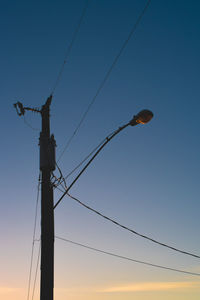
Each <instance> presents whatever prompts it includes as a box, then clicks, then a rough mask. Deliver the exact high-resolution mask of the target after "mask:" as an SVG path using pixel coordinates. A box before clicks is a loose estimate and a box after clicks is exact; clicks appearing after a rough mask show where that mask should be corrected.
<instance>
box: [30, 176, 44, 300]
mask: <svg viewBox="0 0 200 300" xmlns="http://www.w3.org/2000/svg"><path fill="white" fill-rule="evenodd" d="M40 184H41V182H40V174H39V178H38V186H37V198H36V207H35V218H34V226H33V239H32V248H31V261H30V270H29V279H28V292H27V300H29V295H30V287H31V276H32V268H33V254H34V245H35V233H36V223H37V211H38V201H39V193H40Z"/></svg>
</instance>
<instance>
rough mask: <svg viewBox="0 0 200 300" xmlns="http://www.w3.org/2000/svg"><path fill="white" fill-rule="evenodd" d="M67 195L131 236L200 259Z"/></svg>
mask: <svg viewBox="0 0 200 300" xmlns="http://www.w3.org/2000/svg"><path fill="white" fill-rule="evenodd" d="M67 195H68V196H69V197H70V198H72V199H73V200H75V201H76V202H78V203H79V204H81V205H82V206H83V207H85V208H87V209H89V210H90V211H93V212H94V213H95V214H97V215H99V216H100V217H102V218H104V219H106V220H108V221H110V222H112V223H113V224H115V225H117V226H119V227H121V228H123V229H125V230H128V231H129V232H131V233H133V234H135V235H138V236H140V237H142V238H144V239H147V240H149V241H151V242H153V243H156V244H158V245H160V246H163V247H166V248H169V249H171V250H174V251H176V252H179V253H182V254H185V255H189V256H193V257H195V258H200V256H199V255H196V254H193V253H190V252H187V251H183V250H180V249H177V248H175V247H172V246H169V245H167V244H164V243H161V242H159V241H157V240H154V239H153V238H151V237H148V236H146V235H144V234H141V233H138V232H137V231H135V230H133V229H130V228H128V227H126V226H124V225H122V224H120V223H119V222H117V221H115V220H113V219H111V218H109V217H107V216H105V215H103V214H102V213H100V212H99V211H97V210H95V209H93V208H91V207H90V206H88V205H86V204H84V203H83V202H81V201H80V200H79V199H77V198H75V197H73V196H71V195H70V194H69V193H67Z"/></svg>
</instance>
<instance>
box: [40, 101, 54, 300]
mask: <svg viewBox="0 0 200 300" xmlns="http://www.w3.org/2000/svg"><path fill="white" fill-rule="evenodd" d="M51 99H52V96H50V97H49V98H48V99H47V101H46V103H45V104H44V105H43V106H42V109H41V116H42V131H41V133H40V170H41V172H42V191H41V277H40V300H53V288H54V208H53V207H54V203H53V187H52V184H51V181H50V177H51V172H52V171H53V170H55V140H54V137H53V135H52V136H51V137H50V120H49V117H50V115H49V112H50V105H51Z"/></svg>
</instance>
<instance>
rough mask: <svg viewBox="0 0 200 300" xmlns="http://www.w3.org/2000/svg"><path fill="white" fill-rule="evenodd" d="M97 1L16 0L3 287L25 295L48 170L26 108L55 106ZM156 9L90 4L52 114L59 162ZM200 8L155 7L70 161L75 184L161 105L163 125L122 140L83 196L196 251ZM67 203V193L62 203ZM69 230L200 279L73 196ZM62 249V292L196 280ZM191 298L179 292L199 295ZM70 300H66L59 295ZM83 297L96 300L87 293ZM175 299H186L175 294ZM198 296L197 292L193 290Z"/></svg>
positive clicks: (6, 73)
mask: <svg viewBox="0 0 200 300" xmlns="http://www.w3.org/2000/svg"><path fill="white" fill-rule="evenodd" d="M84 5H85V1H78V0H76V1H41V2H39V1H29V2H26V1H3V2H2V7H1V12H0V19H1V23H2V25H1V31H2V32H1V36H2V44H1V75H0V76H1V77H0V79H1V89H0V96H1V99H2V100H1V127H2V158H3V159H2V169H3V172H2V193H1V195H2V197H1V207H2V209H1V211H2V216H1V221H0V225H1V226H0V228H1V237H2V242H3V247H2V262H1V265H2V266H3V267H2V275H1V276H2V278H1V282H2V287H9V286H11V287H13V286H15V287H16V288H17V287H18V286H19V287H20V288H22V289H24V290H25V291H26V285H27V276H28V268H29V259H30V249H31V239H32V228H33V220H34V209H35V201H36V192H37V191H36V190H37V189H36V185H37V178H38V173H39V169H38V168H39V151H38V150H39V149H38V137H39V131H40V122H41V120H40V116H39V115H37V114H32V113H30V112H28V113H27V114H26V121H27V122H28V123H29V124H31V126H32V127H33V128H35V129H34V130H32V129H31V128H30V127H28V126H27V125H26V124H25V123H24V121H23V118H19V117H18V116H17V115H16V112H15V110H14V108H13V106H12V105H13V103H15V102H17V101H21V102H23V104H24V105H25V106H31V107H40V106H41V105H42V104H43V103H44V102H45V101H46V98H47V97H48V96H49V95H50V93H51V91H52V88H53V86H54V84H55V81H56V78H57V75H58V72H59V70H60V67H61V65H62V63H63V60H64V56H65V53H66V49H67V47H68V46H69V44H70V41H71V39H72V36H73V31H74V29H75V27H76V26H77V22H78V20H79V18H80V15H81V12H82V9H83V7H84ZM144 5H145V1H129V0H125V1H114V0H109V1H104V0H102V1H90V2H89V5H88V9H87V12H86V15H85V18H84V20H83V23H82V25H81V28H80V31H79V34H78V36H77V39H76V41H75V43H74V45H73V48H72V51H71V54H70V56H69V60H68V62H67V63H66V65H65V69H64V72H63V75H62V78H61V81H60V82H59V84H58V86H57V88H56V90H55V93H54V97H53V102H52V106H51V130H52V132H53V133H54V135H55V139H56V142H57V157H59V154H60V153H62V151H63V149H64V146H65V145H66V142H67V140H68V138H69V137H70V136H71V134H72V133H73V131H74V129H75V127H76V125H77V123H78V122H79V121H80V118H81V116H82V114H83V113H84V111H85V110H86V108H87V107H88V105H89V103H90V102H91V100H92V98H93V97H94V95H95V93H96V91H97V89H98V87H99V85H100V83H101V82H102V80H103V78H104V76H105V74H106V72H107V71H108V69H109V67H110V65H111V64H112V62H113V60H114V58H115V56H116V55H117V54H118V52H119V49H120V48H121V46H122V44H123V42H124V40H125V39H126V38H127V36H128V34H129V32H130V30H131V28H132V26H133V24H134V23H135V21H136V19H137V18H138V16H139V14H140V12H141V10H142V9H143V7H144ZM199 9H200V4H199V1H178V0H175V1H171V0H169V1H156V0H155V1H152V2H151V4H150V6H149V8H148V10H147V12H146V13H145V15H144V17H143V19H142V21H141V23H140V24H139V26H138V28H137V30H136V32H135V34H134V36H133V37H132V38H131V40H130V41H129V43H128V45H127V47H126V48H125V50H124V51H123V53H122V55H121V57H120V59H119V60H118V62H117V64H116V66H115V68H114V69H113V71H112V73H111V75H110V76H109V78H108V80H107V82H106V84H105V86H104V88H103V89H102V91H101V93H100V94H99V96H98V97H97V99H96V101H95V103H94V105H93V106H92V108H91V109H90V111H89V113H88V115H87V118H86V119H85V121H84V123H83V124H82V126H81V128H80V130H79V131H78V133H77V135H76V136H75V137H74V139H73V141H72V143H71V145H70V147H69V148H68V150H67V151H66V152H65V153H64V154H63V156H62V158H61V159H60V161H59V166H60V168H61V169H62V172H63V174H66V175H67V174H68V173H69V172H70V171H71V169H73V167H75V166H76V165H77V164H78V163H79V162H80V161H81V160H82V159H83V158H84V157H85V156H86V155H87V154H88V153H89V152H90V151H91V150H92V149H93V148H94V147H95V146H96V145H97V144H98V143H99V142H100V141H101V140H102V139H103V138H104V137H105V136H107V135H108V134H109V133H110V132H111V131H112V130H114V129H116V128H118V126H120V125H122V124H124V123H126V122H127V121H128V120H130V119H131V118H132V116H133V115H134V114H136V113H137V112H138V111H139V110H141V109H143V108H148V109H150V110H152V111H153V112H154V118H153V119H152V121H151V122H150V123H149V124H147V125H145V126H137V127H135V128H127V129H126V131H124V132H122V133H120V135H119V136H117V137H116V138H115V139H114V140H113V141H112V142H111V143H110V144H109V145H108V146H107V147H106V148H105V149H104V150H103V152H102V153H101V154H100V155H99V156H98V157H97V158H96V160H95V161H94V163H93V164H92V165H91V166H90V167H89V168H88V170H87V171H86V172H85V173H84V174H83V175H82V176H81V178H80V180H79V181H78V182H77V184H76V185H74V187H73V189H72V190H71V193H72V195H74V196H77V197H79V198H80V200H82V201H83V202H85V203H87V204H88V205H90V206H92V207H94V208H96V209H98V210H100V211H101V212H103V213H105V214H107V215H108V216H110V217H113V218H115V219H117V220H119V221H120V222H121V223H122V224H125V225H127V226H129V227H131V228H133V229H135V230H137V231H139V232H141V233H144V234H146V235H150V236H152V237H153V238H155V239H158V240H160V241H161V242H165V243H168V244H171V245H172V246H176V247H178V248H183V249H185V250H188V251H191V252H195V253H198V249H199V248H200V240H199V226H200V221H199V209H200V204H199V170H200V159H199V150H200V142H199V138H198V137H199V111H200V104H199V72H200V71H199V70H200V60H199V53H200V41H199V34H200V32H199V31H200V26H199V25H200V24H199V23H200V21H199V20H200V19H199ZM69 183H70V181H69ZM59 195H60V193H59V192H56V193H55V200H57V199H58V197H59ZM55 222H56V233H57V235H60V236H64V237H66V238H69V239H72V240H75V241H78V242H82V243H86V244H89V245H91V246H94V247H97V248H98V247H99V248H102V249H105V250H108V251H112V252H117V253H119V254H122V255H127V256H129V257H133V258H136V259H141V260H146V261H151V262H153V263H158V264H164V265H166V264H167V265H169V266H171V267H175V268H183V269H188V270H190V271H200V269H199V262H198V260H195V259H192V258H189V257H185V256H183V255H180V254H176V253H173V252H172V251H169V250H167V249H164V248H162V247H159V246H156V245H153V244H151V243H150V242H147V241H144V240H142V239H141V238H138V237H135V236H133V235H131V234H129V233H127V232H125V231H123V230H122V229H119V228H116V227H115V226H114V225H112V224H109V223H108V222H107V221H106V220H103V219H101V218H100V217H98V216H96V215H94V214H92V213H90V212H89V211H87V210H85V209H84V208H82V207H79V206H78V204H76V203H74V202H73V201H72V200H71V199H68V198H64V199H63V201H62V202H61V203H60V205H59V206H58V207H57V208H56V211H55ZM37 234H38V235H39V219H38V227H37ZM55 247H56V250H55V251H56V256H55V264H56V267H55V268H56V274H55V278H56V279H55V280H56V283H55V285H56V287H57V288H62V287H63V286H65V287H66V286H67V287H68V288H71V287H75V288H76V287H77V286H80V285H81V284H84V285H85V286H91V285H92V286H99V285H100V286H104V285H105V282H107V283H109V282H110V283H112V284H111V285H112V286H113V285H120V284H122V283H123V284H125V283H127V284H128V283H131V282H135V281H136V282H137V281H139V282H144V281H145V282H149V281H155V282H158V281H163V282H169V281H177V282H180V281H181V282H182V281H184V280H186V278H185V277H184V278H183V276H182V275H176V274H173V273H170V272H164V271H160V270H156V269H149V268H147V267H144V266H142V267H141V266H138V265H137V266H136V265H134V264H128V263H126V264H125V263H123V262H116V260H115V259H114V258H113V259H111V258H109V257H108V258H107V257H104V256H103V257H102V256H100V255H98V254H95V253H90V252H88V251H86V250H82V249H79V248H76V247H75V246H71V245H68V244H63V242H61V241H56V244H55ZM36 248H37V247H36ZM36 250H37V249H36ZM36 252H37V251H36ZM19 268H21V274H20V276H18V270H19ZM86 269H87V271H85V270H86ZM136 272H137V276H136ZM16 278H17V279H16ZM197 279H198V278H197ZM188 280H194V281H195V280H196V278H194V279H193V278H189V279H188ZM38 288H39V287H37V290H38ZM24 293H25V292H24ZM66 293H67V292H66ZM132 293H134V291H133V292H132ZM180 293H181V292H180ZM180 293H179V294H178V292H176V297H178V296H180V297H182V298H181V299H185V298H184V296H183V295H182V294H180ZM92 295H93V296H92V297H93V299H98V295H96V298H95V296H94V294H92ZM106 295H107V294H106ZM120 295H121V294H120ZM120 295H118V294H117V295H116V294H115V296H116V297H117V298H115V299H122V298H120ZM132 295H133V294H131V295H130V297H132ZM156 295H157V296H158V297H161V298H162V299H164V297H167V292H166V291H165V292H163V294H162V295H160V294H159V295H158V294H156V292H155V294H153V295H152V297H153V298H154V299H157V298H156V297H157V296H156ZM181 295H182V296H181ZM62 296H63V295H60V296H59V294H58V296H57V299H64V298H62ZM65 296H66V295H65ZM68 296H69V295H68ZM9 297H10V298H9ZM20 297H21V296H20ZM63 297H64V296H63ZM70 297H71V298H70ZM78 297H79V298H78ZM81 297H82V298H81ZM89 297H90V296H89V295H87V297H86V298H87V299H90V298H89ZM101 297H103V296H101ZM121 297H124V296H123V294H122V295H121ZM170 297H171V298H170ZM192 297H193V298H192ZM195 297H196V298H195ZM11 298H12V297H11V295H8V298H5V299H11ZM69 299H73V296H69ZM76 299H84V297H83V295H82V296H81V295H79V296H77V295H76ZM101 299H111V297H110V296H105V298H101ZM127 299H128V296H127ZM130 299H131V298H130ZM137 299H145V295H144V298H142V296H141V298H139V296H138V298H137ZM158 299H159V298H158ZM168 299H176V298H175V296H174V294H173V295H172V296H169V295H168ZM187 299H188V298H187ZM190 299H197V296H195V294H194V295H193V294H192V292H191V294H190Z"/></svg>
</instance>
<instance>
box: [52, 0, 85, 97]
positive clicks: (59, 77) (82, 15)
mask: <svg viewBox="0 0 200 300" xmlns="http://www.w3.org/2000/svg"><path fill="white" fill-rule="evenodd" d="M88 4H89V0H87V1H86V4H85V6H84V8H83V11H82V14H81V17H80V19H79V22H78V24H77V27H76V29H75V31H74V33H73V36H72V40H71V43H70V45H69V47H68V48H67V51H66V54H65V58H64V62H63V64H62V66H61V69H60V72H59V73H58V76H57V79H56V82H55V85H54V87H53V89H52V92H51V95H53V93H54V92H55V89H56V88H57V85H58V83H59V82H60V79H61V77H62V74H63V71H64V67H65V64H66V62H67V59H68V58H69V55H70V52H71V49H72V46H73V44H74V42H75V40H76V38H77V35H78V32H79V29H80V27H81V24H82V21H83V18H84V16H85V13H86V10H87V7H88Z"/></svg>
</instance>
